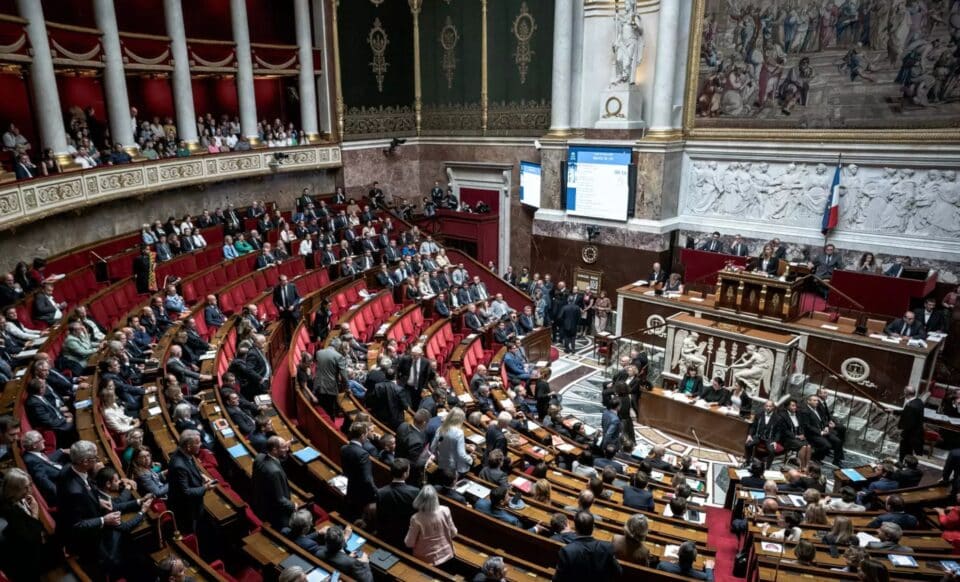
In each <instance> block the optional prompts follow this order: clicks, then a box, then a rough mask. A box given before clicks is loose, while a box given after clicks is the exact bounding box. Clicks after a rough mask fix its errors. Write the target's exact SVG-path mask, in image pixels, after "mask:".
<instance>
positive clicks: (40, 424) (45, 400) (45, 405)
mask: <svg viewBox="0 0 960 582" xmlns="http://www.w3.org/2000/svg"><path fill="white" fill-rule="evenodd" d="M51 395H52V392H50V391H47V393H46V394H45V395H44V396H40V395H39V394H31V395H30V396H28V397H27V399H26V400H25V401H24V408H25V409H26V411H27V419H29V420H30V424H31V425H33V427H34V428H37V429H39V430H56V431H59V430H69V429H70V426H71V425H70V422H68V421H67V418H66V417H65V416H64V415H63V413H62V412H60V411H59V408H58V406H57V405H56V403H55V402H54V400H53V398H51V397H50V396H51Z"/></svg>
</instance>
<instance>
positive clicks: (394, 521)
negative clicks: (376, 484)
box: [377, 458, 420, 548]
mask: <svg viewBox="0 0 960 582" xmlns="http://www.w3.org/2000/svg"><path fill="white" fill-rule="evenodd" d="M390 476H391V477H392V478H393V481H391V482H390V484H389V485H386V486H384V487H381V488H380V489H379V490H378V491H377V533H378V534H379V535H380V537H382V538H383V539H384V541H386V542H387V543H388V544H391V545H393V546H395V547H398V548H400V547H403V545H404V544H403V538H404V536H405V535H406V533H407V529H409V527H410V518H411V517H412V516H413V514H414V513H416V509H414V507H413V500H414V499H416V497H417V494H418V493H420V489H418V488H417V487H414V486H412V485H407V479H409V477H410V461H408V460H407V459H403V458H400V459H394V460H393V462H392V463H390Z"/></svg>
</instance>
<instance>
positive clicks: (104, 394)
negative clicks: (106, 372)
mask: <svg viewBox="0 0 960 582" xmlns="http://www.w3.org/2000/svg"><path fill="white" fill-rule="evenodd" d="M100 412H101V413H102V414H103V421H104V422H105V423H106V425H107V428H109V429H110V431H111V432H112V433H114V434H115V435H122V434H126V433H127V432H128V431H130V430H132V429H135V428H137V427H139V426H140V420H139V419H137V418H130V417H129V416H127V413H126V411H125V410H124V409H123V407H122V406H120V405H119V404H117V393H116V390H115V388H114V385H113V380H108V381H107V385H106V387H104V389H103V390H101V391H100Z"/></svg>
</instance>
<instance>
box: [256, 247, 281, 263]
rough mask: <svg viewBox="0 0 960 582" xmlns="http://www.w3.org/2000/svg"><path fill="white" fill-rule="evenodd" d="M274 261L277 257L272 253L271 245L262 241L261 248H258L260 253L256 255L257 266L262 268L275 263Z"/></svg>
mask: <svg viewBox="0 0 960 582" xmlns="http://www.w3.org/2000/svg"><path fill="white" fill-rule="evenodd" d="M276 262H277V257H276V255H274V254H273V245H271V244H270V243H263V248H262V249H261V250H260V254H259V255H258V256H257V268H258V269H263V268H266V267H269V266H271V265H273V264H275V263H276Z"/></svg>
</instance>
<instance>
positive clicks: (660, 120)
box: [650, 0, 682, 132]
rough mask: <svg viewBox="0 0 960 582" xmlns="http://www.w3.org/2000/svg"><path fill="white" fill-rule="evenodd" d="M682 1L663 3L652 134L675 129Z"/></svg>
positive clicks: (654, 73)
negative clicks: (676, 76) (675, 91)
mask: <svg viewBox="0 0 960 582" xmlns="http://www.w3.org/2000/svg"><path fill="white" fill-rule="evenodd" d="M681 1H682V0H660V17H659V22H658V23H657V56H656V63H655V65H654V71H653V104H652V107H651V109H650V131H651V132H669V131H670V130H672V129H673V128H674V127H673V101H674V99H673V98H674V95H673V92H674V75H675V72H676V68H677V52H678V48H677V33H678V30H677V29H678V26H679V22H680V2H681Z"/></svg>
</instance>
